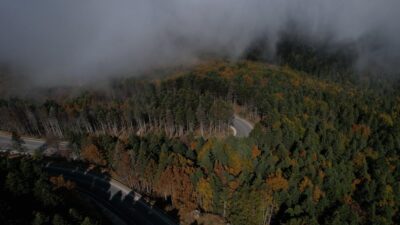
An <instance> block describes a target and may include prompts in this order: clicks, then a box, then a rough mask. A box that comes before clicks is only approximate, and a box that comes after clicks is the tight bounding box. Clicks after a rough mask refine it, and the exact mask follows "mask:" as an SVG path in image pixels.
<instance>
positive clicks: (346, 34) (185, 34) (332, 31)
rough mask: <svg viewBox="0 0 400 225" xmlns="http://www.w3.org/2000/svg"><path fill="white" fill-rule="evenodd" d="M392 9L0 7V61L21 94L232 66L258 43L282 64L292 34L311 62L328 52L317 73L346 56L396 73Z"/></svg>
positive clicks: (137, 1)
mask: <svg viewBox="0 0 400 225" xmlns="http://www.w3.org/2000/svg"><path fill="white" fill-rule="evenodd" d="M399 7H400V3H399V1H397V0H379V1H378V0H371V1H367V2H366V1H364V0H347V1H346V0H339V1H329V0H322V1H321V0H305V1H289V0H249V1H241V0H217V1H210V0H203V1H190V2H188V1H181V0H172V1H168V2H165V1H161V0H155V1H145V0H134V1H125V0H118V1H117V2H113V3H111V2H108V1H104V0H100V1H97V0H88V1H85V2H75V1H68V2H64V1H52V0H45V1H41V2H40V3H33V2H24V1H20V0H3V1H2V2H1V3H0V28H1V29H2V30H5V31H7V32H4V34H3V35H2V36H1V37H0V63H4V64H6V65H9V66H10V67H11V68H12V69H13V70H16V71H17V72H16V74H17V75H15V77H16V78H20V79H16V82H22V81H24V80H26V82H27V86H28V87H29V86H32V85H34V86H42V87H43V86H45V87H46V86H49V85H51V86H54V85H64V84H72V85H79V84H82V83H90V82H91V81H92V80H93V79H106V78H108V77H114V76H115V75H118V74H121V73H122V74H123V73H126V72H127V71H128V72H132V73H139V72H142V71H144V70H148V69H152V68H158V67H163V66H179V65H190V64H193V63H195V62H198V61H199V60H201V59H204V57H205V56H214V57H225V58H227V59H232V60H237V59H240V58H241V57H242V56H243V55H244V54H245V53H246V51H247V50H248V49H249V48H251V46H252V44H253V43H254V42H258V41H259V40H261V41H262V42H264V44H263V46H262V49H260V51H261V53H262V54H263V55H265V56H268V58H269V59H274V60H280V59H281V57H282V55H279V48H281V44H282V41H285V40H286V38H285V36H286V35H285V33H288V32H289V33H291V35H294V36H297V37H302V39H304V43H305V44H306V45H307V46H308V47H309V49H310V50H311V52H307V54H309V55H310V54H311V55H314V56H315V57H319V56H323V57H324V55H326V54H327V53H332V55H333V57H334V58H333V59H331V58H330V57H324V60H323V61H324V62H323V63H322V64H323V65H322V66H325V65H326V64H327V63H328V62H330V61H332V60H336V59H335V58H336V56H335V55H342V54H343V51H345V52H347V51H348V50H349V49H348V48H351V51H350V52H355V53H356V55H353V56H354V58H352V59H351V60H352V61H354V62H355V65H353V66H355V67H356V68H358V69H360V68H362V69H366V70H367V71H368V70H370V67H372V68H376V67H378V68H379V70H376V71H377V72H382V71H385V73H389V72H390V73H396V72H397V73H398V72H399V68H398V65H397V61H398V60H397V59H398V58H399V52H400V43H399V40H400V28H399V25H398V22H397V21H398V20H399V15H398V10H397V9H398V8H399ZM28 27H29V29H27V28H28ZM321 43H322V44H321ZM349 46H350V47H349ZM303 47H304V46H303ZM303 47H301V46H297V47H296V48H295V49H293V50H294V51H297V52H298V51H305V50H304V48H303ZM338 47H340V48H339V50H336V49H337V48H338ZM307 51H309V50H307ZM332 51H333V52H332ZM336 51H339V52H336ZM285 54H288V53H285ZM292 54H295V53H292ZM311 58H312V57H311ZM297 60H298V59H296V60H295V59H294V58H293V56H291V60H290V61H291V62H292V61H297ZM313 60H314V61H315V59H313ZM310 63H314V64H315V62H309V64H310ZM347 63H348V61H345V62H343V63H340V64H338V66H339V65H343V64H344V65H345V66H347ZM303 66H304V65H303ZM20 74H22V75H20Z"/></svg>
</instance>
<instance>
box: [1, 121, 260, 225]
mask: <svg viewBox="0 0 400 225" xmlns="http://www.w3.org/2000/svg"><path fill="white" fill-rule="evenodd" d="M231 128H232V130H233V133H234V136H236V137H247V136H248V135H249V134H250V132H251V130H252V129H253V125H252V124H251V123H250V122H248V121H247V120H245V119H243V118H241V117H239V116H238V115H234V118H233V121H232V126H231ZM22 140H23V141H24V142H25V143H24V144H23V145H22V146H23V148H24V151H23V152H20V154H21V153H22V154H29V155H31V154H33V153H34V151H35V150H36V149H39V148H42V149H43V150H44V152H43V153H44V154H45V155H47V154H48V153H49V152H48V150H50V149H51V148H48V147H47V146H46V141H45V140H44V139H35V138H28V137H22ZM67 146H68V142H61V143H60V148H59V149H58V150H60V149H66V148H67ZM0 151H3V152H4V151H11V152H14V151H12V141H11V135H10V134H8V133H5V132H0ZM15 153H17V152H15ZM49 155H51V152H50V154H49ZM44 169H45V170H46V171H47V172H48V173H49V174H51V175H63V176H64V177H65V178H66V179H69V180H72V181H75V182H76V184H77V188H78V190H79V192H81V193H82V194H83V195H84V196H86V197H87V198H89V199H91V201H92V202H93V203H94V204H96V205H98V206H99V207H100V208H101V209H102V210H103V211H104V212H105V214H106V215H108V217H109V218H110V220H111V221H112V222H113V223H114V224H115V225H131V224H132V225H153V224H154V225H176V224H178V223H176V222H175V221H174V220H173V219H171V218H170V217H169V216H168V215H166V214H165V213H164V212H163V211H161V210H159V209H155V208H153V207H151V206H150V205H148V204H147V203H146V202H145V201H143V200H142V198H141V195H140V194H138V193H136V192H134V191H132V190H131V189H130V188H128V187H127V186H125V185H124V184H122V183H120V182H118V181H116V180H113V179H110V178H109V177H104V176H101V175H98V174H94V173H88V172H86V171H81V170H79V169H78V168H75V169H71V168H65V167H61V166H57V165H52V164H47V165H46V166H45V168H44Z"/></svg>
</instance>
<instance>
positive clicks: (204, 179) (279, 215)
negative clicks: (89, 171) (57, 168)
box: [0, 61, 400, 225]
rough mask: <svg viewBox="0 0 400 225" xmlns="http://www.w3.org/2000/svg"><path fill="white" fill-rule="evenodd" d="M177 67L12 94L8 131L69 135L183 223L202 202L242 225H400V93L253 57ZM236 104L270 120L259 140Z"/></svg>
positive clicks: (5, 104) (5, 110) (3, 120)
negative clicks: (75, 92) (51, 93)
mask: <svg viewBox="0 0 400 225" xmlns="http://www.w3.org/2000/svg"><path fill="white" fill-rule="evenodd" d="M171 73H172V74H171V75H170V76H169V77H168V78H163V79H145V78H131V79H121V80H115V81H114V82H113V84H112V85H111V88H110V89H109V90H107V91H103V92H102V91H96V92H94V91H86V92H83V93H82V94H80V95H79V96H71V97H66V98H63V99H57V98H54V99H50V100H48V101H46V102H38V101H35V100H27V99H3V100H2V101H1V103H0V112H1V113H0V115H1V117H0V129H2V130H17V131H18V132H19V133H24V134H30V135H37V136H44V135H49V134H51V135H55V136H59V137H62V138H67V139H68V140H70V142H71V145H72V147H73V148H74V149H75V151H76V152H77V153H79V154H80V158H81V159H83V160H86V161H89V162H92V163H95V164H99V165H101V166H104V167H107V168H109V169H110V170H111V171H113V173H114V176H117V177H119V179H120V180H121V181H123V182H124V183H126V184H128V185H129V186H131V187H133V188H135V189H137V190H139V191H140V192H142V193H144V194H147V195H150V196H153V197H160V198H163V199H165V200H166V201H167V202H170V203H171V205H172V206H173V207H174V208H176V209H178V214H179V216H180V218H181V221H182V224H190V223H192V222H194V217H193V216H192V215H193V211H194V210H195V209H199V210H200V211H201V212H202V215H204V216H210V215H216V216H217V217H219V218H220V219H221V220H226V221H228V222H230V223H231V224H234V225H253V224H254V225H260V224H326V225H328V224H332V225H333V224H399V223H400V217H399V215H400V212H399V206H400V163H399V153H400V97H399V96H398V95H397V94H396V91H392V90H390V88H388V89H373V88H365V87H362V86H361V84H360V85H358V84H354V83H352V82H346V81H340V83H339V82H334V81H330V80H331V79H328V78H321V77H315V76H311V75H308V74H306V73H302V72H298V71H295V70H292V69H289V68H288V67H276V66H271V65H267V64H264V63H254V62H247V61H244V62H238V63H227V62H211V63H205V64H202V65H199V66H196V67H194V68H190V69H183V70H180V71H176V72H171ZM234 105H237V106H239V108H242V109H244V110H243V111H244V112H246V113H247V116H248V117H252V118H258V121H259V122H258V123H257V124H256V125H255V129H254V130H253V131H252V133H251V134H250V137H248V138H241V139H239V138H234V137H232V136H229V133H228V131H229V129H228V126H229V124H230V122H231V120H232V117H233V113H234V110H233V108H234V107H233V106H234ZM216 134H218V135H219V136H220V138H215V137H213V136H215V135H216ZM199 221H203V220H198V223H200V222H199Z"/></svg>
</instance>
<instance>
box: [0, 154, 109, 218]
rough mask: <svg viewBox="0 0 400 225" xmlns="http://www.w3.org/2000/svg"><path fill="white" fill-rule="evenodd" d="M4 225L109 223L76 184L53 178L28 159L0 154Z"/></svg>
mask: <svg viewBox="0 0 400 225" xmlns="http://www.w3.org/2000/svg"><path fill="white" fill-rule="evenodd" d="M0 221H1V224H13V225H14V224H15V225H17V224H21V225H25V224H32V225H50V224H52V225H77V224H78V225H100V224H110V222H108V221H107V220H105V219H104V217H103V216H102V215H101V214H99V212H98V211H97V209H95V208H93V206H90V203H89V202H88V201H87V200H84V199H83V198H81V197H80V196H79V195H78V193H77V191H76V190H75V184H74V183H72V182H70V181H66V180H64V178H63V177H51V178H50V179H49V177H48V175H47V174H46V173H45V172H44V171H43V170H42V168H41V167H40V163H38V162H37V161H34V160H32V159H29V158H6V157H0Z"/></svg>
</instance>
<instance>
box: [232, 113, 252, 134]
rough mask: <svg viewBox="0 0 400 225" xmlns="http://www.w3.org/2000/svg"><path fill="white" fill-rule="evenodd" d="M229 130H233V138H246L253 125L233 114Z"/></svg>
mask: <svg viewBox="0 0 400 225" xmlns="http://www.w3.org/2000/svg"><path fill="white" fill-rule="evenodd" d="M231 128H232V130H233V136H235V137H248V136H249V134H250V132H251V131H252V130H253V125H252V124H251V123H250V122H249V121H247V120H245V119H243V118H241V117H240V116H238V115H236V114H235V115H234V118H233V122H232V126H231Z"/></svg>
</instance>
